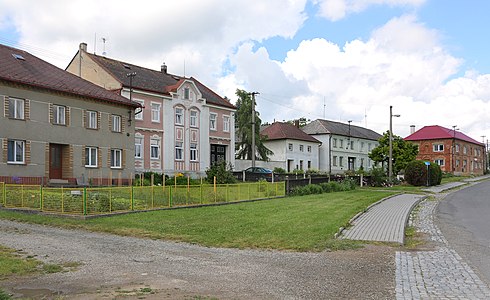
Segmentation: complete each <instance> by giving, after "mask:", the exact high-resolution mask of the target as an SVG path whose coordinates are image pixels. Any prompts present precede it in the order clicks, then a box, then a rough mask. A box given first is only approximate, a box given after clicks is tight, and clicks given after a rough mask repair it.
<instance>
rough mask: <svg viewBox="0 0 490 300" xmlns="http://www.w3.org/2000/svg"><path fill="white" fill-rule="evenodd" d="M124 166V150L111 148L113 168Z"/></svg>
mask: <svg viewBox="0 0 490 300" xmlns="http://www.w3.org/2000/svg"><path fill="white" fill-rule="evenodd" d="M121 167H122V150H121V149H111V168H121Z"/></svg>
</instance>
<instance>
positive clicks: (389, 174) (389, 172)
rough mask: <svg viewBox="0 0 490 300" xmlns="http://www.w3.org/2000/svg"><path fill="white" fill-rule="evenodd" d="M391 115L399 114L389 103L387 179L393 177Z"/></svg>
mask: <svg viewBox="0 0 490 300" xmlns="http://www.w3.org/2000/svg"><path fill="white" fill-rule="evenodd" d="M393 117H400V115H394V114H393V106H391V105H390V136H389V148H390V149H389V160H388V180H389V181H390V183H391V181H392V177H393V125H392V123H393Z"/></svg>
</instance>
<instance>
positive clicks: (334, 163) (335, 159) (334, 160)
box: [332, 156, 337, 167]
mask: <svg viewBox="0 0 490 300" xmlns="http://www.w3.org/2000/svg"><path fill="white" fill-rule="evenodd" d="M332 160H333V163H332V164H333V165H334V166H335V167H336V166H337V156H334V157H333V159H332Z"/></svg>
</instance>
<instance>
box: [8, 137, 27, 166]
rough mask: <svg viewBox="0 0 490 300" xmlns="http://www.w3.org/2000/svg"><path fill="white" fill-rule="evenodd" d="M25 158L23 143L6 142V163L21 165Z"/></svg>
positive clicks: (16, 141)
mask: <svg viewBox="0 0 490 300" xmlns="http://www.w3.org/2000/svg"><path fill="white" fill-rule="evenodd" d="M24 158H25V141H19V140H8V142H7V162H9V163H14V164H23V163H24Z"/></svg>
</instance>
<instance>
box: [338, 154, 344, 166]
mask: <svg viewBox="0 0 490 300" xmlns="http://www.w3.org/2000/svg"><path fill="white" fill-rule="evenodd" d="M339 165H340V166H341V167H343V166H344V157H343V156H341V157H339Z"/></svg>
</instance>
